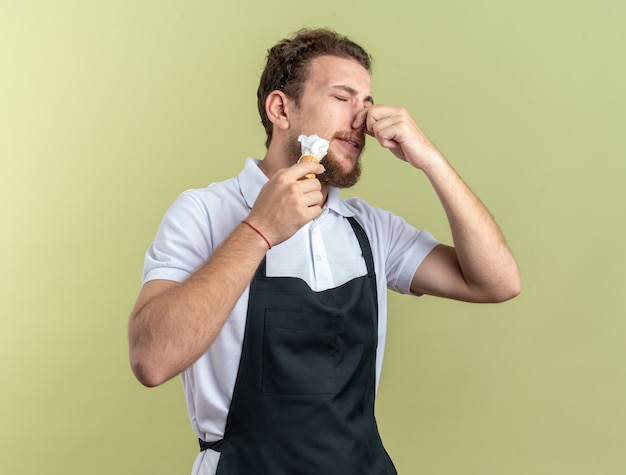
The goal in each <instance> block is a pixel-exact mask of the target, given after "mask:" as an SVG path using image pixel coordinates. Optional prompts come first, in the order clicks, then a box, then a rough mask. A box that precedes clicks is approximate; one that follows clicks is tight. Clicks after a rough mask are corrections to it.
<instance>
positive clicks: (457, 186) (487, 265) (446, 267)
mask: <svg viewBox="0 0 626 475" xmlns="http://www.w3.org/2000/svg"><path fill="white" fill-rule="evenodd" d="M359 124H362V125H363V126H364V127H365V131H366V133H368V134H369V135H372V136H374V137H376V139H377V140H378V141H379V142H380V144H381V145H382V146H383V147H386V148H388V149H389V150H390V151H391V152H392V153H393V154H394V155H395V156H396V157H398V158H400V159H401V160H404V161H406V162H407V163H409V164H410V165H412V166H413V167H415V168H418V169H420V170H422V171H423V172H424V173H425V174H426V176H427V177H428V179H429V180H430V182H431V184H432V185H433V188H434V189H435V192H436V193H437V195H438V197H439V199H440V201H441V203H442V205H443V208H444V210H445V212H446V215H447V218H448V221H449V223H450V229H451V231H452V238H453V241H454V247H450V246H444V245H440V246H438V247H436V248H435V249H433V251H431V253H430V254H429V255H428V256H427V257H426V258H425V259H424V261H423V263H422V264H421V265H420V267H419V268H418V269H417V271H416V273H415V275H414V276H413V280H412V284H411V290H412V291H413V292H415V293H425V294H430V295H438V296H442V297H448V298H452V299H457V300H465V301H470V302H501V301H504V300H508V299H510V298H513V297H515V296H516V295H518V294H519V292H520V289H521V279H520V274H519V269H518V266H517V263H516V262H515V258H514V257H513V255H512V254H511V251H510V249H509V247H508V246H507V244H506V241H505V239H504V236H503V235H502V232H501V231H500V229H499V227H498V225H497V224H496V222H495V220H494V219H493V217H492V216H491V214H490V213H489V211H488V210H487V209H486V208H485V206H484V205H483V204H482V203H481V202H480V200H479V199H478V198H477V197H476V196H475V195H474V193H472V191H471V190H470V189H469V188H468V186H467V185H466V184H465V183H464V182H463V180H461V178H460V177H459V176H458V175H457V173H456V172H455V171H454V170H453V168H452V167H451V166H450V164H449V163H448V162H447V161H446V159H445V158H444V157H443V155H442V154H441V153H440V152H439V150H437V148H436V147H435V146H434V145H433V144H432V143H431V142H430V141H429V140H428V138H427V137H426V136H425V135H424V133H423V132H422V131H421V130H420V128H419V127H418V126H417V124H416V123H415V122H414V121H413V119H412V118H411V116H410V115H409V114H408V112H407V111H406V110H404V109H400V108H394V107H387V106H372V107H369V108H367V109H365V110H364V111H362V112H361V113H360V114H359V116H357V119H356V121H355V125H359Z"/></svg>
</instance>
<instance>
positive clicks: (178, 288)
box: [128, 162, 323, 386]
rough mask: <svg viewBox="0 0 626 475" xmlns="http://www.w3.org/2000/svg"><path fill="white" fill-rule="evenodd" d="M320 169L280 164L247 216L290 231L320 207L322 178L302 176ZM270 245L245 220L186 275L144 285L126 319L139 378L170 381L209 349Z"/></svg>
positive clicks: (267, 230)
mask: <svg viewBox="0 0 626 475" xmlns="http://www.w3.org/2000/svg"><path fill="white" fill-rule="evenodd" d="M322 170H323V167H322V166H321V165H319V164H315V163H311V162H308V163H301V164H298V165H294V166H292V167H290V168H287V169H284V170H282V171H280V172H278V173H277V174H276V175H275V176H274V177H272V178H271V179H270V180H269V181H268V183H267V184H266V185H265V186H264V187H263V189H262V190H261V193H260V194H259V197H258V198H257V200H256V202H255V205H254V208H253V209H252V210H251V212H250V215H249V217H248V218H247V220H248V222H250V223H252V224H253V225H254V226H255V227H256V228H257V229H259V230H262V232H263V234H264V236H265V237H266V238H267V239H268V240H269V241H270V243H271V244H272V245H276V244H279V243H280V242H282V241H284V240H286V239H288V238H289V237H291V236H292V235H293V234H294V233H295V232H296V231H297V230H298V229H299V228H300V227H302V226H303V225H304V224H306V223H307V222H308V221H310V220H312V219H314V218H315V217H317V216H319V214H320V213H321V202H322V194H321V192H320V188H321V184H320V182H319V180H315V179H314V180H299V178H301V177H302V176H304V175H305V174H307V173H320V172H321V171H322ZM277 209H279V210H280V213H277V212H276V210H277ZM267 249H268V247H267V243H266V242H265V240H264V239H263V238H262V237H261V236H259V235H258V234H257V233H256V232H255V231H254V230H252V229H251V228H250V227H249V226H247V225H245V224H240V225H239V226H237V227H236V228H235V229H234V230H233V232H232V233H231V234H230V236H229V237H228V238H227V239H226V240H225V241H224V242H223V243H222V244H221V245H220V246H219V247H218V248H217V249H216V250H215V252H214V253H213V254H212V255H211V256H210V257H209V259H208V260H207V262H206V263H205V264H204V265H203V266H202V267H200V268H199V269H198V270H197V271H196V272H195V273H194V274H192V275H191V276H190V277H189V278H188V279H187V280H185V281H184V282H183V283H176V282H171V281H166V280H155V281H150V282H147V283H146V284H145V285H144V286H143V287H142V289H141V291H140V293H139V296H138V298H137V302H136V304H135V306H134V308H133V310H132V313H131V316H130V321H129V327H128V337H129V352H130V362H131V367H132V369H133V372H134V373H135V375H136V377H137V379H138V380H139V381H140V382H141V383H142V384H144V385H146V386H157V385H159V384H161V383H163V382H165V381H167V380H168V379H170V378H172V377H174V376H176V375H177V374H179V373H180V372H181V371H183V370H184V369H186V368H187V367H189V366H190V365H191V364H193V363H194V362H195V361H196V360H197V359H198V358H199V357H200V356H201V355H202V354H203V353H204V352H205V351H206V350H207V348H208V347H209V346H210V345H211V343H212V342H213V340H214V339H215V337H216V336H217V334H218V333H219V331H220V330H221V328H222V326H223V325H224V323H225V321H226V319H227V318H228V316H229V314H230V312H231V311H232V309H233V308H234V306H235V304H236V302H237V300H238V299H239V297H240V296H241V294H242V293H243V291H244V290H245V288H246V286H247V285H248V284H249V282H250V280H251V279H252V277H253V275H254V272H255V271H256V269H257V267H258V265H259V263H260V262H261V260H262V259H263V256H264V255H265V253H266V252H267Z"/></svg>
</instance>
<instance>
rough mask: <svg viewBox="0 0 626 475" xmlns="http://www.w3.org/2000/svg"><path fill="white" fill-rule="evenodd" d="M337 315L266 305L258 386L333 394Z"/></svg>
mask: <svg viewBox="0 0 626 475" xmlns="http://www.w3.org/2000/svg"><path fill="white" fill-rule="evenodd" d="M338 321H339V317H338V316H336V315H319V314H304V313H303V312H302V311H289V310H278V309H272V308H269V309H267V310H266V313H265V329H264V334H263V356H262V358H263V361H262V379H261V390H262V391H263V392H269V393H279V394H294V395H296V394H299V395H316V394H317V395H319V394H336V393H337V389H336V386H337V385H336V382H335V367H336V361H337V332H338V330H337V327H338Z"/></svg>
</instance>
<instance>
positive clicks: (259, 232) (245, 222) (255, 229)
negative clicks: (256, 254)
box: [242, 219, 272, 249]
mask: <svg viewBox="0 0 626 475" xmlns="http://www.w3.org/2000/svg"><path fill="white" fill-rule="evenodd" d="M242 223H244V224H247V225H248V226H250V227H251V228H252V229H253V230H254V231H256V233H257V234H258V235H259V236H261V237H262V238H263V240H264V241H265V242H266V243H267V247H268V248H270V249H271V248H272V245H271V244H270V242H269V241H268V240H267V238H266V237H265V236H263V233H262V232H261V231H259V230H258V229H257V228H255V227H254V226H252V225H251V224H250V223H249V222H248V221H246V220H245V219H244V220H243V221H242Z"/></svg>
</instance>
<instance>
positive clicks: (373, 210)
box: [344, 197, 411, 239]
mask: <svg viewBox="0 0 626 475" xmlns="http://www.w3.org/2000/svg"><path fill="white" fill-rule="evenodd" d="M344 204H345V205H346V206H347V207H348V209H349V210H350V211H351V212H352V213H354V217H355V219H356V220H357V221H358V222H359V224H360V225H361V226H363V229H365V232H366V233H367V235H368V237H370V239H372V238H374V239H376V238H379V239H380V238H385V237H386V236H389V235H391V234H394V233H397V232H398V231H399V230H400V229H402V228H405V227H406V228H410V227H411V226H409V225H408V224H407V222H406V221H405V220H404V219H403V218H401V217H399V216H397V215H396V214H394V213H392V212H391V211H388V210H385V209H382V208H378V207H376V206H372V205H370V204H369V203H368V202H366V201H365V200H363V199H361V198H358V197H351V198H347V199H346V200H344Z"/></svg>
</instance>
